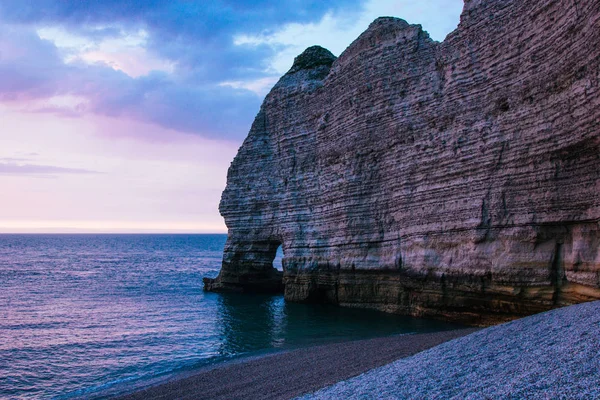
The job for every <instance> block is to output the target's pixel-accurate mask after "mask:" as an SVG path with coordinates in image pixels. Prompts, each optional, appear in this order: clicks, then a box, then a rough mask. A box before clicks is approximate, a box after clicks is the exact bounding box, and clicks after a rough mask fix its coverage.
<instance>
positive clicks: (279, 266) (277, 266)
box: [273, 244, 284, 272]
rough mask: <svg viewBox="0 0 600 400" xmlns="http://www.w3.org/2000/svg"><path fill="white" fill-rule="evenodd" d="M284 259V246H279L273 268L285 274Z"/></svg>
mask: <svg viewBox="0 0 600 400" xmlns="http://www.w3.org/2000/svg"><path fill="white" fill-rule="evenodd" d="M283 257H284V255H283V246H282V245H281V244H279V246H278V247H277V251H276V252H275V258H274V259H273V268H275V269H276V270H277V271H279V272H283Z"/></svg>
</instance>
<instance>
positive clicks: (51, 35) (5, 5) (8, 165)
mask: <svg viewBox="0 0 600 400" xmlns="http://www.w3.org/2000/svg"><path fill="white" fill-rule="evenodd" d="M462 4H463V2H462V0H420V1H417V0H396V1H392V0H368V1H358V0H357V1H352V0H330V1H322V0H306V1H302V0H292V1H273V0H255V1H245V2H244V1H233V0H221V1H200V0H198V1H190V0H138V1H132V0H86V1H83V0H35V1H33V0H30V1H27V0H0V185H1V186H0V187H1V189H0V193H1V196H0V232H225V231H226V227H225V225H224V223H223V220H222V218H221V217H220V215H219V213H218V210H217V207H218V203H219V199H220V195H221V192H222V190H223V189H224V187H225V177H226V173H227V168H228V166H229V163H230V162H231V160H232V159H233V157H234V156H235V154H236V152H237V149H238V147H239V146H240V145H241V143H242V141H243V139H244V137H245V135H246V134H247V132H248V129H249V127H250V124H251V122H252V119H253V118H254V116H255V115H256V113H257V112H258V109H259V107H260V103H261V102H262V99H263V98H264V96H265V94H266V93H267V92H268V91H269V89H270V88H271V87H272V86H273V84H274V83H275V82H276V81H277V79H278V78H279V77H280V76H281V75H282V74H283V73H285V72H286V71H287V70H288V69H289V68H290V67H291V64H292V61H293V58H294V57H295V56H296V55H298V54H299V53H301V52H302V51H303V50H304V49H305V48H306V47H308V46H311V45H314V44H319V45H322V46H324V47H326V48H328V49H329V50H331V51H332V52H333V53H334V54H335V55H339V54H340V53H341V52H342V51H343V50H344V49H345V48H346V47H347V46H348V45H349V44H350V43H351V42H352V41H353V40H354V39H356V37H357V36H358V35H359V34H360V33H361V32H362V31H364V30H365V29H366V28H367V26H368V25H369V23H370V22H372V21H373V20H374V19H375V18H376V17H378V16H397V17H401V18H404V19H406V20H407V21H408V22H410V23H420V24H422V25H423V27H424V28H425V29H426V30H427V31H428V32H429V33H430V34H431V36H432V37H433V38H434V39H435V40H439V41H441V40H443V39H444V37H445V36H446V34H448V33H449V32H451V31H452V30H454V29H455V28H456V25H457V24H458V21H459V15H460V12H461V10H462Z"/></svg>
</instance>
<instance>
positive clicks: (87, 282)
mask: <svg viewBox="0 0 600 400" xmlns="http://www.w3.org/2000/svg"><path fill="white" fill-rule="evenodd" d="M226 238H227V236H226V235H112V234H103V235H87V234H85V235H84V234H78V235H16V234H15V235H13V234H10V235H0V399H72V398H86V399H87V398H90V399H94V398H96V399H100V398H110V397H111V396H114V395H117V394H122V393H125V392H129V391H132V390H135V389H139V388H143V387H145V386H148V385H151V384H155V383H158V382H162V381H165V380H168V379H172V378H173V377H177V376H179V375H182V374H186V373H188V374H189V373H191V372H192V371H194V370H197V369H202V368H209V367H211V366H214V365H217V364H220V363H225V362H235V361H236V360H239V359H241V358H244V357H254V356H260V355H263V354H268V353H270V352H274V351H279V350H291V349H295V348H301V347H305V346H312V345H317V344H325V343H332V342H341V341H348V340H357V339H366V338H372V337H379V336H387V335H396V334H408V333H420V332H433V331H441V330H447V329H455V328H456V327H457V326H456V325H453V324H449V323H443V322H436V321H430V320H425V319H417V318H409V317H402V316H397V315H388V314H383V313H378V312H374V311H367V310H356V309H346V308H340V307H336V306H327V305H308V304H293V303H287V302H285V301H284V299H283V296H280V295H277V296H267V295H243V294H216V293H205V292H204V291H203V290H202V289H203V288H202V278H203V277H205V276H207V277H215V276H216V275H217V274H218V272H219V269H220V265H221V257H222V252H223V248H224V245H225V240H226ZM282 256H283V254H282V253H281V251H280V252H279V253H278V256H277V258H276V259H275V261H274V265H275V266H276V267H279V268H281V267H280V265H281V258H282Z"/></svg>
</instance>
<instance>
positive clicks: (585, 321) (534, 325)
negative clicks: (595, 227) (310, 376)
mask: <svg viewBox="0 0 600 400" xmlns="http://www.w3.org/2000/svg"><path fill="white" fill-rule="evenodd" d="M303 399H461V400H462V399H586V400H587V399H600V302H592V303H586V304H580V305H576V306H571V307H566V308H562V309H558V310H553V311H549V312H546V313H542V314H538V315H534V316H531V317H526V318H524V319H521V320H516V321H512V322H509V323H506V324H503V325H499V326H495V327H492V328H487V329H484V330H481V331H478V332H476V333H473V334H471V335H468V336H465V337H462V338H459V339H456V340H453V341H450V342H446V343H444V344H441V345H439V346H437V347H434V348H432V349H430V350H427V351H424V352H422V353H419V354H417V355H415V356H412V357H409V358H405V359H402V360H399V361H396V362H394V363H392V364H389V365H386V366H384V367H381V368H377V369H374V370H371V371H369V372H367V373H365V374H362V375H359V376H357V377H355V378H352V379H349V380H347V381H343V382H340V383H337V384H335V385H333V386H330V387H328V388H325V389H322V390H320V391H318V392H316V393H314V394H312V395H308V396H305V397H303Z"/></svg>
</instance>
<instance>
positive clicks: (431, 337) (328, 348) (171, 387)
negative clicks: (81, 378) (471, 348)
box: [118, 328, 477, 400]
mask: <svg viewBox="0 0 600 400" xmlns="http://www.w3.org/2000/svg"><path fill="white" fill-rule="evenodd" d="M475 331H477V329H475V328H473V329H461V330H453V331H444V332H435V333H423V334H415V335H398V336H391V337H384V338H376V339H368V340H360V341H352V342H344V343H335V344H328V345H322V346H315V347H309V348H305V349H298V350H293V351H288V352H282V353H276V354H272V355H267V356H264V357H260V358H254V359H249V360H247V361H244V362H234V363H229V364H226V365H222V366H218V367H215V368H214V369H208V370H202V371H198V372H197V373H195V374H193V375H191V376H186V377H184V378H180V379H175V380H172V381H170V382H167V383H162V384H160V385H157V386H152V387H150V388H147V389H144V390H141V391H139V392H135V393H132V394H128V395H124V396H121V397H118V399H120V400H138V399H139V400H141V399H157V400H158V399H161V400H166V399H290V398H294V397H296V396H300V395H303V394H307V393H312V392H314V391H316V390H319V389H321V388H323V387H325V386H329V385H332V384H334V383H336V382H339V381H342V380H346V379H349V378H351V377H354V376H357V375H359V374H361V373H363V372H366V371H368V370H370V369H373V368H377V367H380V366H383V365H385V364H389V363H391V362H393V361H395V360H398V359H401V358H404V357H408V356H411V355H414V354H416V353H419V352H421V351H423V350H427V349H429V348H431V347H434V346H437V345H439V344H441V343H444V342H447V341H449V340H452V339H456V338H459V337H462V336H465V335H467V334H470V333H473V332H475Z"/></svg>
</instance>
